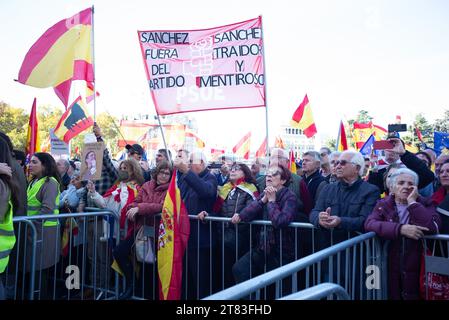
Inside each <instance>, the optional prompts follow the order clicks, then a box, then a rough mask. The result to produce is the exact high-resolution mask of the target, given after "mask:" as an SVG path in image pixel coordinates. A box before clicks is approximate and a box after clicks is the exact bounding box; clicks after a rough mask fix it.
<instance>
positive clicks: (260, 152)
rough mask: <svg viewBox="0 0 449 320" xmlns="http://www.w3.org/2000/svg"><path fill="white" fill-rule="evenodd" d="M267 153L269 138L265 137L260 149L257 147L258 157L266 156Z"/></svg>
mask: <svg viewBox="0 0 449 320" xmlns="http://www.w3.org/2000/svg"><path fill="white" fill-rule="evenodd" d="M266 154H267V138H265V139H263V142H262V144H261V145H260V147H259V149H257V151H256V158H262V157H265V156H266Z"/></svg>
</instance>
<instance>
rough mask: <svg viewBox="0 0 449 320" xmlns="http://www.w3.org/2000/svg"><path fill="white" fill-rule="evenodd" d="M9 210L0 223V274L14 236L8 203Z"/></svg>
mask: <svg viewBox="0 0 449 320" xmlns="http://www.w3.org/2000/svg"><path fill="white" fill-rule="evenodd" d="M8 204H9V210H8V212H7V213H6V215H5V218H4V219H3V221H0V273H3V272H4V271H5V269H6V266H7V265H8V261H9V254H10V253H11V250H12V248H14V244H15V243H16V236H15V235H14V226H13V222H12V203H11V200H9V201H8Z"/></svg>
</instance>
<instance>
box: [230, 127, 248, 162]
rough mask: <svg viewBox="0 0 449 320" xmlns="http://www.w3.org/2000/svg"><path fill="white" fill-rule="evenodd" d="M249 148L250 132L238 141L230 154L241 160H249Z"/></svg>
mask: <svg viewBox="0 0 449 320" xmlns="http://www.w3.org/2000/svg"><path fill="white" fill-rule="evenodd" d="M250 146H251V131H250V132H248V133H247V134H246V135H245V136H244V137H243V138H242V139H240V141H239V142H238V143H237V144H236V145H235V146H234V148H232V152H233V153H234V154H236V155H237V156H240V157H243V159H246V160H248V159H249V149H250Z"/></svg>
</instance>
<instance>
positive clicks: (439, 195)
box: [432, 187, 446, 205]
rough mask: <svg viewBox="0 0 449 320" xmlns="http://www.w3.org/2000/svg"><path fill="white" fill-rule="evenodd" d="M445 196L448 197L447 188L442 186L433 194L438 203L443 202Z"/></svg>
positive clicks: (433, 198)
mask: <svg viewBox="0 0 449 320" xmlns="http://www.w3.org/2000/svg"><path fill="white" fill-rule="evenodd" d="M444 197H446V189H445V188H444V187H440V188H439V189H438V190H437V191H435V193H434V194H433V195H432V200H433V201H435V202H436V203H437V205H438V204H440V203H441V202H443V200H444Z"/></svg>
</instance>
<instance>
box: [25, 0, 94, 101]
mask: <svg viewBox="0 0 449 320" xmlns="http://www.w3.org/2000/svg"><path fill="white" fill-rule="evenodd" d="M91 34H92V8H88V9H85V10H83V11H81V12H79V13H77V14H76V15H74V16H73V17H70V18H68V19H64V20H61V21H59V22H58V23H56V24H55V25H54V26H52V27H51V28H50V29H48V30H47V31H45V33H44V34H43V35H42V36H41V37H40V38H39V39H38V40H37V41H36V42H35V43H34V44H33V46H32V47H31V49H30V50H29V51H28V53H27V54H26V56H25V59H24V60H23V63H22V67H21V68H20V71H19V79H18V81H19V82H21V83H23V84H27V85H29V86H32V87H37V88H48V87H53V89H54V90H55V93H56V95H57V96H58V97H59V98H60V99H61V101H62V102H63V103H64V105H65V106H67V104H68V102H69V101H68V99H69V93H70V87H71V85H72V80H86V81H89V82H93V81H94V73H93V67H92V52H91Z"/></svg>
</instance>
